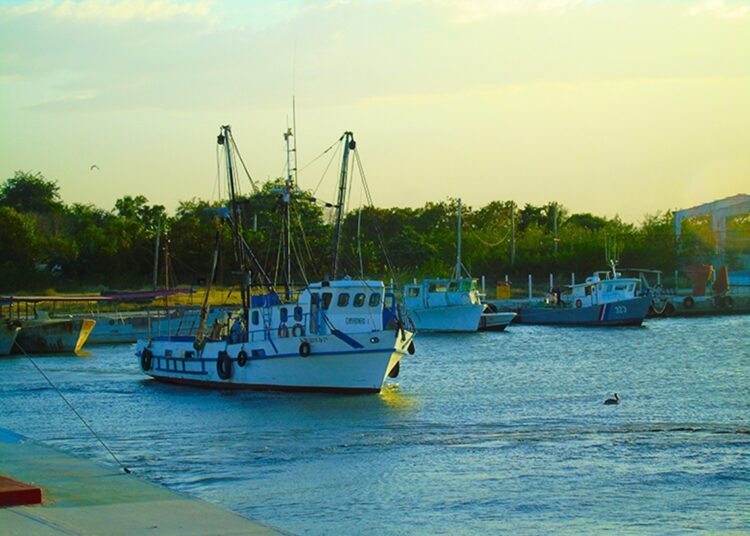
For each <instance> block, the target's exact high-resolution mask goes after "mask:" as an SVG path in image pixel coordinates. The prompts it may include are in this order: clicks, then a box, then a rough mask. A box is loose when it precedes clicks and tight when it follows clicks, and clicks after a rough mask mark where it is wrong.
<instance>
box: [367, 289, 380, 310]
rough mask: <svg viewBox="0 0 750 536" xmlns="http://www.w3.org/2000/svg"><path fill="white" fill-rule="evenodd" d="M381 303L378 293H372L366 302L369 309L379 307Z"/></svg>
mask: <svg viewBox="0 0 750 536" xmlns="http://www.w3.org/2000/svg"><path fill="white" fill-rule="evenodd" d="M381 301H382V298H381V297H380V292H373V293H372V294H370V301H369V302H368V303H369V305H370V307H377V306H379V305H380V303H381Z"/></svg>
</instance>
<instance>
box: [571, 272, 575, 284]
mask: <svg viewBox="0 0 750 536" xmlns="http://www.w3.org/2000/svg"><path fill="white" fill-rule="evenodd" d="M570 284H571V285H575V284H576V273H575V272H571V274H570Z"/></svg>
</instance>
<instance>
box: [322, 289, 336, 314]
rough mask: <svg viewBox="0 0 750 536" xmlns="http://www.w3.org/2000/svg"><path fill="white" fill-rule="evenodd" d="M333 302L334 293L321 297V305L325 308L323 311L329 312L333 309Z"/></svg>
mask: <svg viewBox="0 0 750 536" xmlns="http://www.w3.org/2000/svg"><path fill="white" fill-rule="evenodd" d="M332 301H333V292H323V293H322V296H321V302H322V303H321V305H322V306H323V310H324V311H327V310H328V309H329V308H330V307H331V302H332Z"/></svg>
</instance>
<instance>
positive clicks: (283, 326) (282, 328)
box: [276, 324, 289, 339]
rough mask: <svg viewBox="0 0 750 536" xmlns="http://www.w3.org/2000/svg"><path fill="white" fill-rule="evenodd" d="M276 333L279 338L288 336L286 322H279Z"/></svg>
mask: <svg viewBox="0 0 750 536" xmlns="http://www.w3.org/2000/svg"><path fill="white" fill-rule="evenodd" d="M276 335H277V336H278V337H279V339H285V338H287V337H288V336H289V327H288V326H287V325H286V324H279V329H277V330H276Z"/></svg>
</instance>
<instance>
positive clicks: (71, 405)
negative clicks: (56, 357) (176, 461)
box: [15, 341, 130, 474]
mask: <svg viewBox="0 0 750 536" xmlns="http://www.w3.org/2000/svg"><path fill="white" fill-rule="evenodd" d="M15 344H16V347H17V348H18V349H19V350H21V353H22V354H23V355H25V356H26V359H28V360H29V361H30V362H31V364H32V365H34V368H35V369H36V370H37V371H38V372H39V374H41V375H42V377H43V378H44V379H45V380H47V383H48V384H50V387H52V389H54V390H55V392H56V393H57V394H58V395H60V398H62V399H63V402H65V403H66V404H67V405H68V407H69V408H70V409H71V411H72V412H73V413H74V414H75V416H76V417H78V419H79V420H80V421H81V422H82V423H83V425H84V426H85V427H86V428H87V429H88V431H89V432H91V434H92V435H93V436H94V437H95V438H96V439H97V440H98V441H99V443H101V444H102V446H103V447H104V448H105V449H106V450H107V452H109V455H110V456H112V459H114V460H115V461H116V462H117V465H119V466H120V467H121V468H122V470H123V471H125V472H126V473H128V474H130V469H128V468H127V467H126V466H125V464H124V463H122V462H121V461H120V459H119V458H118V457H117V456H116V455H115V453H114V452H112V449H110V448H109V447H108V446H107V444H106V443H105V442H104V440H103V439H102V438H101V437H99V434H97V433H96V432H95V431H94V429H93V428H91V426H90V425H89V423H87V422H86V420H85V419H84V418H83V417H82V416H81V414H80V413H78V411H77V410H76V408H74V407H73V404H71V403H70V401H69V400H68V399H67V398H65V395H63V394H62V391H60V389H59V388H58V387H57V386H56V385H55V384H54V383H53V382H52V380H51V379H50V378H49V376H47V375H46V374H45V373H44V371H43V370H42V369H41V368H40V367H39V365H37V364H36V362H35V361H34V360H33V359H31V356H30V355H29V354H27V353H26V350H24V349H23V347H22V346H21V345H20V344H18V342H17V341H16V343H15Z"/></svg>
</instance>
